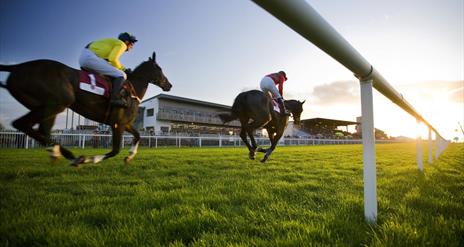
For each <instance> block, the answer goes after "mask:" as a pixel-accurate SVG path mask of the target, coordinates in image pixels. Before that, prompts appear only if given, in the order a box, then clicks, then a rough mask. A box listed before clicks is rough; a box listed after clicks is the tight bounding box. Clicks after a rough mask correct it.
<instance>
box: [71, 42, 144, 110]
mask: <svg viewBox="0 0 464 247" xmlns="http://www.w3.org/2000/svg"><path fill="white" fill-rule="evenodd" d="M135 42H137V39H136V38H135V36H133V35H131V34H130V33H121V34H120V35H119V36H118V38H117V39H115V38H106V39H100V40H96V41H93V42H91V43H89V44H88V45H87V46H86V47H85V49H84V50H83V51H82V53H81V56H80V57H79V65H80V66H81V67H83V68H87V69H91V70H94V71H96V72H98V73H100V74H103V75H107V76H111V77H114V79H113V81H112V83H113V88H112V90H111V100H110V103H111V104H112V105H114V106H119V107H125V106H126V105H127V103H126V102H125V101H124V100H123V99H122V98H121V95H120V94H119V92H120V91H121V87H122V85H123V83H124V81H125V80H126V79H127V75H126V72H127V70H126V68H125V67H124V66H123V65H122V64H121V62H120V61H119V57H121V55H122V54H123V53H124V52H126V51H129V50H131V49H132V47H133V46H134V43H135Z"/></svg>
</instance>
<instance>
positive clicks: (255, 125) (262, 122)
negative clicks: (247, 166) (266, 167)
mask: <svg viewBox="0 0 464 247" xmlns="http://www.w3.org/2000/svg"><path fill="white" fill-rule="evenodd" d="M269 121H271V118H270V116H269V118H263V119H262V120H260V121H253V122H252V123H251V124H250V125H249V128H248V131H247V133H248V136H249V137H250V140H251V145H252V146H253V152H254V153H256V151H259V152H261V150H262V148H258V145H257V144H256V140H255V137H254V135H253V130H255V129H258V128H260V127H262V126H264V125H266V124H267V123H268V122H269Z"/></svg>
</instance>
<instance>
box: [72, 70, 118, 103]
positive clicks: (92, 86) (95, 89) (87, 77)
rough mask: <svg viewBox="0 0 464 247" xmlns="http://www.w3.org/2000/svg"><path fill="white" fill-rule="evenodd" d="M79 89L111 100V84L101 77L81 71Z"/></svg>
mask: <svg viewBox="0 0 464 247" xmlns="http://www.w3.org/2000/svg"><path fill="white" fill-rule="evenodd" d="M79 88H80V89H81V90H84V91H87V92H91V93H94V94H98V95H102V96H104V97H107V98H109V97H110V90H111V83H109V82H108V81H107V80H106V79H105V78H104V77H102V76H100V75H97V74H94V73H91V72H87V71H85V70H81V71H80V72H79Z"/></svg>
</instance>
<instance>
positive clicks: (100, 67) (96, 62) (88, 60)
mask: <svg viewBox="0 0 464 247" xmlns="http://www.w3.org/2000/svg"><path fill="white" fill-rule="evenodd" d="M79 65H80V66H81V67H83V68H89V69H92V70H95V71H96V72H98V73H100V74H103V75H107V76H112V77H124V79H127V75H126V73H124V71H121V70H119V69H117V68H116V67H114V66H113V65H111V64H109V63H108V62H107V61H105V60H104V59H102V58H99V57H98V56H97V55H95V53H94V52H93V51H91V50H89V49H87V48H86V49H84V50H83V51H82V53H81V56H80V57H79Z"/></svg>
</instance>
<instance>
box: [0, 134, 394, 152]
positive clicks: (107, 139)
mask: <svg viewBox="0 0 464 247" xmlns="http://www.w3.org/2000/svg"><path fill="white" fill-rule="evenodd" d="M132 138H133V137H132V136H131V135H123V138H122V147H126V146H127V147H128V146H130V145H131V142H132ZM52 139H53V140H55V141H56V142H58V143H60V144H62V145H63V146H64V147H75V148H111V144H112V138H111V135H107V134H52ZM256 142H257V144H258V145H270V142H269V138H267V137H256ZM393 142H399V141H393V140H377V143H393ZM361 143H362V140H360V139H314V138H285V137H283V138H282V139H281V140H280V142H279V145H282V146H305V145H308V146H313V145H343V144H361ZM139 146H141V147H151V148H158V147H240V146H244V143H243V142H242V140H241V139H240V137H238V136H220V135H218V136H182V135H170V136H164V135H154V136H151V135H144V136H141V138H140V144H139ZM39 147H41V146H40V145H39V144H38V143H37V142H36V141H35V140H34V139H32V138H29V137H28V136H27V135H25V134H24V133H21V132H0V148H26V149H28V148H39Z"/></svg>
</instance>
